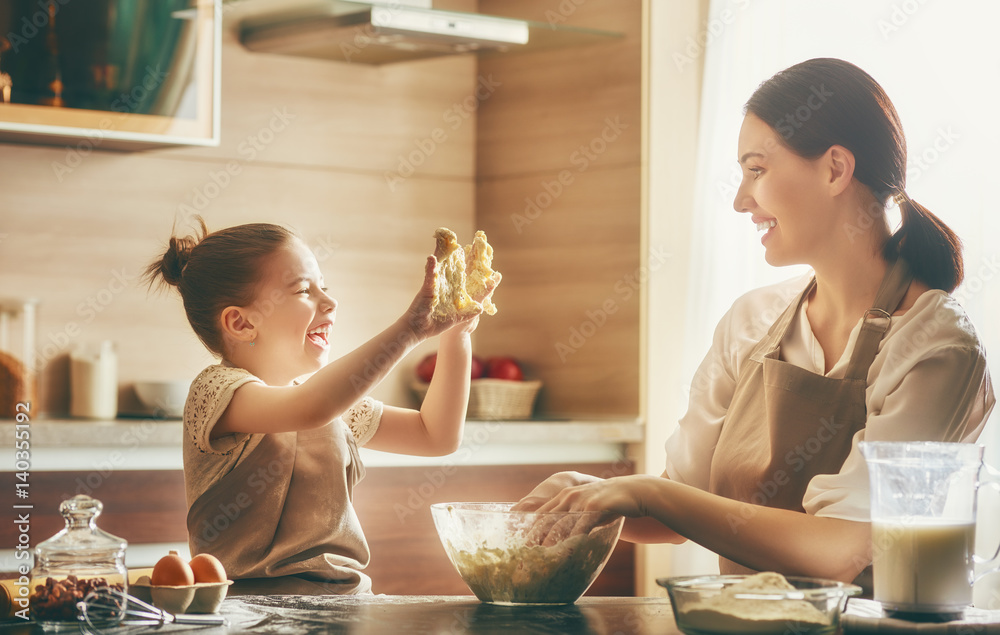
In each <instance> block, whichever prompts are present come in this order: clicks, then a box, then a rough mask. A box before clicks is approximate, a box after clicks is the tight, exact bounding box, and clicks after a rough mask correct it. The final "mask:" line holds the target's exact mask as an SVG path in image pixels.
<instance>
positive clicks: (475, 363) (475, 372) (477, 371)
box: [472, 355, 486, 379]
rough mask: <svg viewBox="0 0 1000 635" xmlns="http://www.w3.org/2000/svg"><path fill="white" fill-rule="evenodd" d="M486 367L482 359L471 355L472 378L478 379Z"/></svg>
mask: <svg viewBox="0 0 1000 635" xmlns="http://www.w3.org/2000/svg"><path fill="white" fill-rule="evenodd" d="M485 368H486V364H484V363H483V360H482V359H480V358H479V357H476V356H475V355H473V356H472V378H473V379H479V378H480V377H482V376H483V370H484V369H485Z"/></svg>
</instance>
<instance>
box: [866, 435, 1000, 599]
mask: <svg viewBox="0 0 1000 635" xmlns="http://www.w3.org/2000/svg"><path fill="white" fill-rule="evenodd" d="M860 447H861V452H862V454H863V455H864V457H865V460H866V462H867V463H868V473H869V478H870V481H871V519H872V549H873V569H874V571H873V573H874V578H875V581H874V582H875V589H874V595H875V600H877V601H878V602H881V603H882V608H883V610H884V611H885V612H886V613H890V614H898V613H912V614H924V615H928V614H944V615H951V614H961V613H962V612H964V611H965V609H966V608H967V607H968V606H969V605H971V604H972V584H973V582H974V581H975V580H976V579H977V577H976V576H975V571H974V566H975V564H977V563H983V562H989V563H993V561H994V560H996V558H997V556H998V555H1000V546H998V549H997V553H995V554H993V557H992V558H989V559H981V558H979V557H978V556H976V555H975V544H976V497H977V492H978V489H979V486H980V485H983V484H989V485H991V486H993V487H997V488H998V489H1000V480H998V479H997V476H996V475H997V474H998V472H997V471H996V470H994V469H993V468H991V467H989V466H987V465H985V464H984V463H983V450H984V448H983V446H981V445H976V444H971V443H927V442H887V441H876V442H862V443H861V444H860ZM997 569H998V568H997V567H994V568H992V569H990V570H988V571H984V572H982V573H981V574H980V576H979V577H982V576H983V575H985V574H986V573H990V572H992V571H996V570H997ZM928 616H929V615H928Z"/></svg>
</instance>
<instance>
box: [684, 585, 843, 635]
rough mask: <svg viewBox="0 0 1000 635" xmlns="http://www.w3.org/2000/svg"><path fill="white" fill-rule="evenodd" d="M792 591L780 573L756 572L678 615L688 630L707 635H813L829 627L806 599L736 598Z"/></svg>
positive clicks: (818, 611)
mask: <svg viewBox="0 0 1000 635" xmlns="http://www.w3.org/2000/svg"><path fill="white" fill-rule="evenodd" d="M794 589H795V587H794V586H792V585H791V584H789V583H788V581H787V580H786V579H785V577H784V576H783V575H781V574H780V573H773V572H763V573H758V574H756V575H752V576H750V577H749V578H747V579H746V580H743V581H741V582H738V583H736V584H734V585H732V586H729V587H726V588H725V589H722V591H721V593H720V594H719V595H717V596H715V597H711V598H708V599H705V600H701V601H698V602H692V603H691V604H688V605H687V606H685V607H684V609H683V610H682V611H681V616H682V619H683V621H684V622H685V624H687V626H688V627H689V628H692V629H696V630H699V631H703V632H706V633H726V634H729V633H732V634H734V635H736V634H740V635H742V634H748V635H750V634H759V633H784V632H794V633H815V632H822V631H823V630H824V629H828V628H830V627H831V626H832V624H831V622H830V619H829V618H828V617H827V616H826V615H825V614H824V613H823V612H822V611H820V610H819V609H817V608H816V607H815V606H813V605H812V604H810V603H809V602H807V601H805V600H781V599H779V600H769V599H753V598H746V597H744V598H737V597H736V596H737V595H743V594H752V593H755V592H761V593H766V592H772V591H785V590H794Z"/></svg>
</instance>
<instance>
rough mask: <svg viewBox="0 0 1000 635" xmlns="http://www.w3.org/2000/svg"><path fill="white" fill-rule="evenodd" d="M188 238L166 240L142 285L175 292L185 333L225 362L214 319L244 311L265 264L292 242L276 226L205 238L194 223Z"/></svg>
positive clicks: (260, 225) (228, 231) (240, 229)
mask: <svg viewBox="0 0 1000 635" xmlns="http://www.w3.org/2000/svg"><path fill="white" fill-rule="evenodd" d="M195 220H196V221H197V222H198V231H196V232H195V234H194V235H193V236H181V237H178V236H172V237H171V238H170V243H169V245H168V247H167V250H166V251H165V252H164V253H163V255H162V256H160V257H159V258H157V259H156V260H154V261H153V262H151V263H150V264H149V266H148V267H146V271H145V272H144V274H143V280H145V281H146V282H148V283H149V285H150V286H152V285H153V284H155V283H161V284H162V283H166V284H168V285H171V286H173V287H177V291H179V292H180V294H181V299H182V300H183V301H184V312H185V313H186V314H187V318H188V322H190V323H191V328H192V329H194V332H195V333H196V334H197V335H198V337H199V338H200V339H201V341H202V342H204V344H205V346H206V347H207V348H208V350H210V351H212V352H213V353H215V354H216V355H219V356H220V357H225V354H226V351H225V341H224V340H223V337H222V330H221V329H220V326H219V316H220V315H222V311H223V310H225V308H226V307H229V306H249V305H250V303H251V302H253V300H254V298H255V297H256V294H257V286H258V284H259V283H260V281H261V280H262V279H263V277H264V274H265V272H266V265H267V263H266V260H267V259H268V258H269V257H270V256H272V255H273V254H274V253H275V252H276V251H277V250H278V249H280V248H281V247H283V246H285V245H287V244H288V243H289V241H291V240H292V239H294V238H296V236H295V234H293V233H292V232H291V231H289V230H287V229H285V228H284V227H280V226H278V225H271V224H267V223H251V224H249V225H237V226H236V227H229V228H227V229H221V230H219V231H216V232H213V233H211V234H210V233H208V227H207V226H206V225H205V221H204V220H203V219H202V218H201V217H200V216H197V217H195Z"/></svg>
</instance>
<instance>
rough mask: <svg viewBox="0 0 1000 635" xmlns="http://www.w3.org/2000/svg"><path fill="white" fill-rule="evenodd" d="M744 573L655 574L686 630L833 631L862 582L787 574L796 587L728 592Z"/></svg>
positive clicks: (695, 634) (702, 634) (696, 634)
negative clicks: (848, 601) (671, 576)
mask: <svg viewBox="0 0 1000 635" xmlns="http://www.w3.org/2000/svg"><path fill="white" fill-rule="evenodd" d="M749 577H750V576H748V575H707V576H683V577H674V578H659V579H658V580H657V581H656V583H657V584H659V585H660V586H662V587H666V589H667V594H668V595H669V596H670V605H671V607H672V609H673V611H674V619H675V620H676V621H677V628H679V629H680V630H681V632H683V633H686V634H687V635H735V634H739V635H746V634H751V633H761V634H763V633H778V634H781V633H801V634H809V635H827V634H832V633H836V632H837V629H838V627H839V624H840V614H841V612H842V611H843V610H844V607H845V606H846V604H847V599H848V598H849V597H851V596H854V595H859V594H860V593H861V587H859V586H856V585H853V584H846V583H844V582H837V581H835V580H824V579H821V578H802V577H794V576H792V577H787V578H785V579H786V580H788V583H789V584H791V585H792V586H794V587H795V588H794V589H789V590H775V591H758V590H754V591H736V592H734V591H732V590H731V587H733V585H735V584H737V583H739V582H743V581H744V580H746V579H747V578H749Z"/></svg>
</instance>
